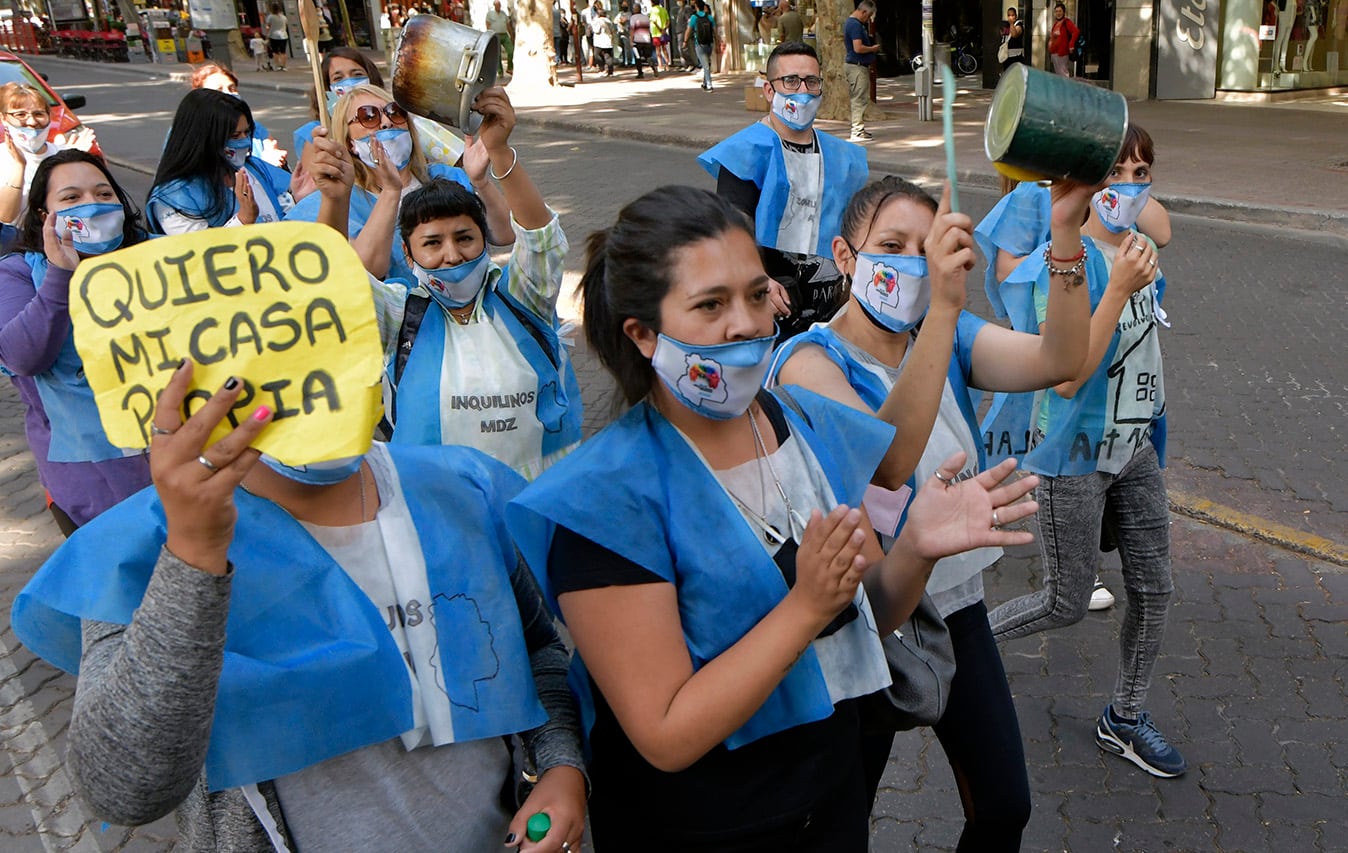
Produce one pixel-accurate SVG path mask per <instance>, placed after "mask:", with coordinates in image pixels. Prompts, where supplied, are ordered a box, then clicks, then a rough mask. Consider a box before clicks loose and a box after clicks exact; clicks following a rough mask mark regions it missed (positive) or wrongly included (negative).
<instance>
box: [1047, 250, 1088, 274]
mask: <svg viewBox="0 0 1348 853" xmlns="http://www.w3.org/2000/svg"><path fill="white" fill-rule="evenodd" d="M1054 260H1056V258H1054V257H1053V252H1052V244H1050V245H1048V246H1045V247H1044V266H1046V267H1048V274H1049V275H1062V276H1079V275H1080V274H1081V271H1082V270H1084V269H1085V268H1086V244H1085V243H1082V244H1081V254H1079V255H1077V256H1076V257H1075V258H1073V259H1072V260H1075V261H1076V263H1074V264H1072V265H1071V266H1070V267H1067V268H1065V269H1064V268H1062V267H1055V266H1054V265H1053V261H1054Z"/></svg>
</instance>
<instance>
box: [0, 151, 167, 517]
mask: <svg viewBox="0 0 1348 853" xmlns="http://www.w3.org/2000/svg"><path fill="white" fill-rule="evenodd" d="M30 199H31V203H30V205H29V207H28V210H27V211H26V212H25V214H24V216H23V218H22V219H21V220H20V221H19V227H20V233H19V238H18V244H17V247H16V248H17V251H16V252H15V253H14V254H11V255H8V256H6V257H5V258H4V259H3V260H0V367H3V369H4V372H5V373H6V374H8V375H9V377H10V381H12V382H13V383H14V386H15V387H16V388H17V389H18V391H19V396H20V398H21V399H22V400H23V402H24V405H25V406H26V407H27V412H26V414H25V418H24V420H25V423H24V426H25V431H26V432H27V434H28V444H29V446H30V447H31V448H32V450H33V456H34V458H35V460H36V462H37V469H38V476H39V478H40V479H41V481H42V485H43V486H45V487H46V489H47V491H48V493H49V494H50V495H51V500H52V504H51V511H52V514H53V515H54V516H55V517H56V521H57V524H58V525H59V526H60V528H61V531H62V532H63V533H65V534H66V535H67V536H68V535H70V533H71V532H72V531H73V530H74V529H75V528H77V527H79V526H80V525H82V524H84V523H86V522H88V521H89V520H90V519H92V518H93V517H94V516H96V515H98V514H99V513H100V512H102V511H103V510H105V509H107V508H108V507H110V506H112V505H113V504H115V503H117V502H118V501H120V500H122V499H123V498H125V497H127V496H128V495H131V494H133V493H135V492H136V491H139V490H140V489H142V488H144V487H145V486H146V485H148V484H149V482H150V476H149V467H148V465H147V464H146V461H145V457H144V456H143V455H141V454H139V453H135V454H134V455H130V456H128V455H126V454H125V453H124V452H123V451H122V450H120V449H118V448H116V447H113V446H112V445H111V444H110V443H109V442H108V439H107V437H106V436H105V435H104V433H103V426H102V424H101V422H100V420H99V417H98V412H97V410H96V408H95V406H94V395H93V391H91V390H90V388H89V383H88V381H87V380H86V379H85V376H84V364H83V362H82V361H81V359H80V356H79V353H78V352H76V350H75V341H74V337H73V335H72V334H71V327H70V311H69V288H70V279H71V277H72V275H73V274H74V271H75V268H76V267H77V266H78V265H79V264H80V262H81V261H82V260H83V259H84V258H87V257H90V256H93V255H99V254H102V253H104V252H108V251H112V250H113V249H117V248H120V247H121V246H130V245H132V244H135V243H138V242H140V241H141V240H143V239H144V236H145V235H144V232H143V231H142V230H141V227H140V213H139V211H137V210H136V208H135V206H134V205H133V204H132V203H131V199H130V198H129V197H128V196H127V194H126V191H125V190H123V189H122V188H121V187H120V186H119V185H118V184H117V181H116V180H115V179H114V178H113V177H112V174H111V173H110V172H109V171H108V167H107V166H106V165H104V163H103V161H102V160H100V159H99V158H97V157H95V156H93V155H92V154H89V153H87V152H84V151H78V150H67V151H61V152H58V153H57V154H54V155H52V156H51V157H50V158H48V159H47V160H44V161H43V162H42V164H41V165H40V166H38V169H37V171H36V172H35V173H34V175H33V183H32V187H31V194H30ZM53 425H55V426H53Z"/></svg>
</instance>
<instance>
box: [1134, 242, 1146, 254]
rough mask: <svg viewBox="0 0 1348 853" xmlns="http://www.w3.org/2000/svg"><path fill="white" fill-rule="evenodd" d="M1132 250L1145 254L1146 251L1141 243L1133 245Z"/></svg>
mask: <svg viewBox="0 0 1348 853" xmlns="http://www.w3.org/2000/svg"><path fill="white" fill-rule="evenodd" d="M1133 248H1134V249H1137V250H1138V251H1139V252H1145V251H1146V250H1147V248H1146V247H1145V246H1143V245H1142V244H1141V243H1134V244H1133Z"/></svg>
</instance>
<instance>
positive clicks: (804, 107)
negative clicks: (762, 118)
mask: <svg viewBox="0 0 1348 853" xmlns="http://www.w3.org/2000/svg"><path fill="white" fill-rule="evenodd" d="M818 112H819V96H818V95H812V94H810V93H809V92H777V91H776V90H774V91H773V95H772V114H773V115H775V116H777V118H778V119H779V120H780V121H781V123H782V124H784V125H786V126H787V127H789V128H791V129H792V130H807V129H808V128H809V127H810V125H812V124H814V116H815V114H816V113H818Z"/></svg>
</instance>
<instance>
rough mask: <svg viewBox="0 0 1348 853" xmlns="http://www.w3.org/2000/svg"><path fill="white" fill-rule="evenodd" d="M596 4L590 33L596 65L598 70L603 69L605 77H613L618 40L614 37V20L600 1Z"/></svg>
mask: <svg viewBox="0 0 1348 853" xmlns="http://www.w3.org/2000/svg"><path fill="white" fill-rule="evenodd" d="M594 5H595V11H594V17H593V18H591V19H590V33H591V36H592V37H593V41H594V67H595V69H596V70H598V69H603V71H604V76H605V77H612V76H613V45H614V42H615V41H616V40H615V39H614V37H613V36H614V33H613V21H612V20H610V19H609V16H608V10H606V9H605V8H604V7H603V6H600V5H599V4H598V3H596V4H594Z"/></svg>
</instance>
